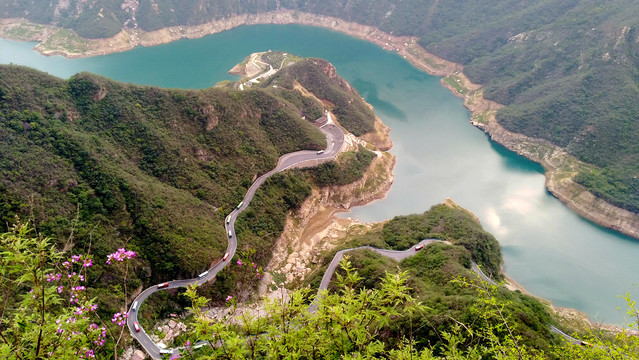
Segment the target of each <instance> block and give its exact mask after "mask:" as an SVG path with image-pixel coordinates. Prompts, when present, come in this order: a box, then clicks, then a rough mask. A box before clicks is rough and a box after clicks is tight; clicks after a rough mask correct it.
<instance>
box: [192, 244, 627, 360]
mask: <svg viewBox="0 0 639 360" xmlns="http://www.w3.org/2000/svg"><path fill="white" fill-rule="evenodd" d="M449 248H450V247H449ZM420 255H421V254H420ZM357 258H358V260H357V261H351V258H345V259H343V260H342V263H341V270H340V274H338V275H337V276H336V280H335V290H334V291H330V292H322V293H320V294H319V295H318V298H317V299H316V301H317V303H316V304H317V311H316V312H309V307H308V303H309V301H311V300H312V299H313V298H314V296H313V295H312V294H310V293H309V290H308V289H302V290H297V291H295V292H293V293H292V294H291V295H290V296H288V297H286V298H284V299H282V300H268V301H267V304H266V307H265V311H264V313H262V314H261V315H260V316H257V317H253V316H246V315H243V314H241V313H240V312H239V310H238V309H237V307H236V306H237V303H236V302H234V301H233V299H229V301H228V305H227V306H228V307H229V308H230V311H231V315H230V317H228V318H225V319H223V320H220V321H216V320H212V319H210V318H209V317H206V316H205V313H204V309H203V306H205V305H206V304H207V301H208V300H207V299H206V298H204V297H201V296H199V295H198V294H197V291H196V288H195V287H191V288H189V290H187V292H186V296H187V297H188V298H189V300H190V301H191V304H192V305H191V307H190V308H189V309H190V310H191V311H192V313H193V314H194V315H195V323H194V325H193V327H192V330H191V332H190V334H189V336H188V337H186V338H184V339H183V342H182V344H186V351H187V352H188V354H189V355H190V356H191V357H192V358H195V359H198V358H228V359H246V358H249V359H284V358H289V357H292V356H293V357H301V358H307V357H308V358H345V359H360V358H367V359H484V358H490V359H492V358H496V359H519V360H522V359H582V358H593V359H599V358H601V359H603V358H605V356H606V355H610V354H614V355H615V356H621V357H624V358H636V355H637V349H638V344H637V338H636V337H631V336H627V335H625V334H621V335H620V336H617V338H616V339H612V340H611V339H610V338H609V337H606V338H594V337H593V338H594V339H595V340H594V342H593V343H592V344H591V345H593V346H592V347H590V346H580V345H573V344H569V343H567V342H565V341H563V340H562V339H560V338H558V337H557V336H555V335H551V334H550V333H549V330H548V329H549V328H548V324H547V321H549V320H550V317H549V315H548V314H547V312H546V309H545V308H544V307H543V306H542V305H541V304H539V303H538V302H537V301H536V300H534V299H532V298H530V297H527V296H523V295H521V294H516V293H511V294H509V293H508V292H503V291H500V290H498V289H496V288H495V287H494V286H491V285H487V284H484V283H481V282H476V281H474V280H472V279H471V278H469V277H466V276H459V277H456V278H454V279H453V280H452V281H450V282H448V284H449V287H447V289H445V293H446V295H445V298H444V299H442V298H439V297H437V296H433V294H429V295H430V296H431V297H430V299H431V301H430V302H428V303H424V302H422V301H421V300H422V299H427V300H428V299H429V296H428V295H426V294H424V293H423V292H421V291H420V288H419V286H420V284H419V282H420V281H428V280H427V279H425V278H415V277H414V276H413V275H412V274H411V272H412V271H413V270H414V268H411V270H408V271H402V270H394V271H392V272H385V273H384V274H383V275H382V276H381V277H379V278H377V282H376V283H375V284H374V285H373V286H372V287H362V286H361V284H362V281H364V280H365V278H364V277H363V276H361V273H360V271H359V270H358V269H357V266H358V263H359V260H363V261H368V260H366V259H369V258H370V257H369V255H368V254H361V255H358V256H357ZM374 258H375V256H374V255H373V261H376V260H375V259H374ZM424 260H426V259H425V258H422V259H421V261H424ZM360 265H361V264H360ZM409 267H411V265H409ZM471 276H472V275H471ZM415 283H417V286H415ZM433 305H434V306H435V307H431V306H433ZM447 305H448V307H447ZM442 308H444V310H443V311H442ZM231 319H233V320H231ZM442 320H443V321H445V322H447V324H443V323H442ZM198 340H199V341H204V342H205V343H207V344H211V345H212V344H216V343H224V344H225V345H226V346H219V347H214V346H213V347H208V346H206V347H202V348H200V349H197V350H195V349H193V348H191V347H190V346H189V345H188V344H194V343H195V342H196V341H198ZM187 341H188V342H187Z"/></svg>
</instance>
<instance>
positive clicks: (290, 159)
mask: <svg viewBox="0 0 639 360" xmlns="http://www.w3.org/2000/svg"><path fill="white" fill-rule="evenodd" d="M328 120H329V121H328V122H327V123H326V124H325V125H323V126H322V127H320V130H321V131H322V132H323V133H324V134H325V135H326V141H327V148H326V149H325V150H324V151H319V152H318V151H309V150H303V151H297V152H293V153H289V154H284V155H282V156H281V157H280V158H279V159H278V162H277V166H276V167H275V168H274V169H273V170H271V171H269V172H267V173H265V174H263V175H262V176H260V177H259V178H257V180H255V182H253V184H252V185H251V187H250V188H249V189H248V191H247V192H246V195H245V196H244V199H243V201H242V202H241V203H240V204H239V205H238V206H237V207H236V208H235V209H234V210H233V211H231V213H230V214H229V215H228V217H227V218H226V220H225V229H226V233H227V234H230V236H229V237H228V241H229V244H228V247H227V250H226V253H227V256H226V259H225V260H224V259H222V260H221V261H219V262H218V263H216V264H215V265H213V266H212V267H211V268H210V269H209V270H208V272H207V273H206V275H205V276H202V277H198V278H195V279H184V280H173V281H170V282H168V285H166V284H167V283H163V284H158V285H154V286H151V287H149V288H147V289H145V290H144V291H142V292H141V293H140V294H139V295H138V296H137V297H136V298H135V300H133V302H132V305H131V308H130V309H129V318H128V320H127V327H128V329H129V331H130V333H131V336H133V337H134V338H135V339H136V340H137V341H138V342H139V343H140V345H142V347H143V348H144V350H145V351H146V352H147V353H148V354H149V356H150V357H151V358H153V359H161V358H162V356H163V355H164V354H174V353H177V352H179V351H180V349H179V348H174V349H161V348H159V347H158V346H157V344H156V343H155V342H153V340H151V338H150V337H149V335H148V334H147V332H146V331H145V330H144V329H143V328H142V327H141V326H140V325H139V321H138V310H139V309H140V307H141V305H142V303H143V302H144V301H145V300H146V299H147V298H148V297H149V296H151V294H153V293H155V292H156V291H162V290H166V289H175V288H179V287H187V286H189V285H191V284H203V283H206V282H208V281H211V280H213V279H214V278H215V276H216V275H217V274H218V273H219V272H220V271H221V270H222V269H223V268H224V267H225V266H227V265H228V264H229V263H230V262H231V259H232V258H233V256H234V255H235V251H236V250H237V237H236V235H235V221H236V220H237V217H238V216H239V215H240V213H241V212H242V211H244V210H245V209H246V208H247V207H248V205H249V204H250V203H251V200H252V199H253V196H254V195H255V192H256V191H257V189H258V188H259V187H260V186H261V185H262V184H263V183H264V181H266V179H268V178H269V177H270V176H272V175H273V174H275V173H277V172H280V171H283V170H286V169H289V168H293V167H307V166H315V165H318V164H321V163H323V162H326V161H330V160H333V159H335V157H336V156H337V155H338V154H339V152H340V151H341V149H342V147H343V145H344V133H343V132H342V130H341V129H340V128H339V127H337V126H335V125H334V124H333V122H332V120H331V116H330V114H328ZM435 242H441V240H438V239H425V240H422V241H421V242H419V243H418V244H415V245H414V246H412V247H411V248H409V249H407V250H401V251H399V250H385V249H378V248H374V247H371V246H361V247H357V248H351V249H344V250H340V251H338V252H337V253H336V254H335V256H334V257H333V260H332V261H331V263H330V264H329V266H328V268H327V269H326V271H325V272H324V275H323V277H322V281H321V283H320V286H319V289H318V293H319V291H321V290H326V289H327V288H328V285H329V283H330V281H331V278H332V276H333V273H334V272H335V270H336V269H337V266H338V265H339V262H340V261H341V260H342V258H343V256H344V254H345V253H347V252H349V251H352V250H357V249H368V250H371V251H374V252H376V253H378V254H380V255H383V256H386V257H389V258H392V259H394V260H397V261H401V260H403V259H405V258H407V257H410V256H413V255H415V254H417V253H418V251H419V250H421V249H422V248H423V247H425V246H428V245H430V244H432V243H435ZM472 270H473V271H474V272H475V273H477V274H478V275H479V276H480V277H481V278H482V279H483V280H485V281H487V282H489V283H491V284H494V285H497V284H496V283H495V281H494V280H492V279H491V278H490V277H488V276H487V275H485V274H484V273H483V272H482V271H481V269H480V268H479V267H478V266H477V264H475V262H473V263H472ZM161 285H165V286H161ZM133 304H137V307H136V309H134V308H133V307H134V305H133ZM316 309H317V304H316V302H313V303H312V304H311V305H310V307H309V311H311V312H312V311H315V310H316ZM134 323H136V324H138V327H139V331H136V328H135V325H134ZM550 330H551V331H552V332H554V333H557V334H559V335H561V336H563V337H565V338H566V339H567V341H569V342H571V343H573V344H581V345H583V344H584V343H583V342H581V341H580V340H577V339H575V338H572V337H570V336H569V335H567V334H565V333H563V332H562V331H561V330H559V329H557V328H556V327H554V326H551V327H550Z"/></svg>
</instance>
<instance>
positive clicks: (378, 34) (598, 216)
mask: <svg viewBox="0 0 639 360" xmlns="http://www.w3.org/2000/svg"><path fill="white" fill-rule="evenodd" d="M258 24H299V25H308V26H315V27H321V28H325V29H329V30H333V31H337V32H341V33H344V34H346V35H349V36H352V37H355V38H358V39H361V40H365V41H369V42H372V43H375V44H377V45H378V46H380V47H382V48H383V49H385V50H387V51H392V52H396V53H398V54H399V55H400V56H402V57H403V58H404V59H406V61H408V62H410V63H411V64H412V65H413V66H415V67H416V68H418V69H420V70H423V71H425V72H427V73H428V74H430V75H434V76H442V77H443V78H442V79H441V83H442V85H443V86H444V87H446V88H448V89H449V90H451V92H452V93H453V94H454V95H455V96H458V97H460V98H462V99H464V106H465V107H466V108H468V109H469V110H470V111H471V114H472V115H471V123H472V124H473V125H474V126H476V127H478V128H480V129H482V130H483V131H484V132H486V133H487V134H488V135H489V136H490V138H491V140H493V141H495V142H497V143H500V144H501V145H503V146H505V147H506V148H507V149H509V150H511V151H514V152H516V153H517V154H519V155H521V156H524V157H526V158H528V159H530V160H532V161H535V162H537V163H539V164H541V165H542V166H543V167H544V169H545V170H546V173H545V178H546V189H547V190H548V191H549V192H550V193H551V194H552V195H553V196H555V197H556V198H557V199H559V200H560V201H561V202H563V203H564V204H566V205H567V206H568V207H569V208H570V209H571V210H572V211H574V212H575V213H577V214H578V215H580V216H582V217H584V218H586V219H588V220H589V221H592V222H594V223H596V224H598V225H600V226H603V227H606V228H609V229H612V230H615V231H618V232H620V233H622V234H624V235H627V236H631V237H634V238H636V239H639V214H634V213H632V212H630V211H628V210H625V209H622V208H619V207H616V206H614V205H612V204H610V203H607V202H605V201H604V200H603V199H601V198H598V197H596V196H595V195H594V194H593V193H591V192H589V191H588V190H587V189H586V188H585V187H583V186H582V185H580V184H577V183H576V182H574V181H573V180H572V179H573V177H574V176H575V175H576V173H577V171H578V169H582V168H584V167H587V166H589V165H588V164H585V163H583V162H581V161H579V160H577V159H576V158H574V157H573V156H571V155H569V154H567V153H566V152H565V150H564V149H562V148H559V147H557V146H555V145H552V144H550V143H549V142H547V141H546V140H542V139H535V138H530V137H528V136H526V135H523V134H519V133H513V132H510V131H508V130H506V129H505V128H503V127H502V126H501V125H500V124H499V123H498V122H497V120H496V117H495V114H496V112H497V110H499V109H500V108H502V107H503V105H501V104H498V103H496V102H494V101H490V100H486V99H484V98H483V90H482V85H479V84H473V83H472V82H470V81H469V80H468V78H467V77H466V76H465V75H464V74H463V66H462V65H459V64H456V63H453V62H450V61H447V60H444V59H441V58H439V57H437V56H435V55H432V54H430V53H428V52H426V50H424V49H423V48H422V47H421V46H420V45H419V44H418V43H417V38H416V37H408V36H403V37H399V36H393V35H390V34H387V33H385V32H383V31H381V30H379V29H377V28H375V27H372V26H368V25H360V24H356V23H353V22H348V21H345V20H341V19H338V18H332V17H328V16H321V15H313V14H308V13H302V12H298V11H289V10H277V11H273V12H268V13H262V14H257V15H254V14H244V15H237V16H233V17H229V18H226V19H222V20H219V21H215V22H212V23H205V24H201V25H195V26H173V27H168V28H163V29H160V30H156V31H151V32H145V31H142V30H132V29H126V30H122V31H121V32H120V33H118V34H117V35H115V36H114V37H112V38H108V39H95V40H87V39H83V41H84V42H85V43H84V44H81V45H78V44H76V43H77V41H79V40H78V39H79V37H77V35H76V36H75V38H74V37H73V36H68V37H67V38H65V39H64V41H67V43H64V41H63V43H62V44H61V43H59V42H56V41H54V40H51V38H59V36H53V35H55V34H56V29H57V28H54V27H52V26H46V25H38V24H32V23H28V22H26V20H23V19H4V20H2V21H0V36H5V35H6V34H7V33H8V32H10V31H11V30H12V29H16V28H19V27H20V26H22V27H24V28H28V29H30V30H32V33H31V34H30V37H28V38H19V39H18V38H15V37H14V40H21V41H27V40H31V41H40V42H39V43H38V45H36V47H35V50H36V51H38V52H40V53H41V54H44V55H62V56H65V57H68V58H78V57H90V56H97V55H104V54H109V53H114V52H121V51H126V50H130V49H133V48H134V47H137V46H155V45H160V44H165V43H169V42H172V41H175V40H179V39H193V38H201V37H203V36H206V35H211V34H215V33H218V32H222V31H226V30H230V29H233V28H236V27H239V26H242V25H258ZM34 29H35V30H34ZM66 32H67V33H69V31H68V30H67V31H66ZM74 41H75V42H74ZM69 42H70V43H71V44H72V45H73V44H75V49H81V50H82V51H78V52H71V51H68V50H65V48H64V47H62V45H66V46H67V47H68V46H69Z"/></svg>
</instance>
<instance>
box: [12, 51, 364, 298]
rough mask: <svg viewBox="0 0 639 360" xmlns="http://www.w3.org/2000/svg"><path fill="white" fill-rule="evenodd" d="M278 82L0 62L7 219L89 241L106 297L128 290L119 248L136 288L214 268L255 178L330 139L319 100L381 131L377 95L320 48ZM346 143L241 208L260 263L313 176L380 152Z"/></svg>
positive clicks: (245, 235)
mask: <svg viewBox="0 0 639 360" xmlns="http://www.w3.org/2000/svg"><path fill="white" fill-rule="evenodd" d="M307 73H308V74H310V75H309V76H308V78H304V74H307ZM295 76H297V77H299V78H300V81H301V82H302V83H304V85H300V82H297V81H295V80H294V78H295ZM302 78H304V79H302ZM270 81H271V82H277V83H278V86H271V85H269V84H270V83H269V84H256V85H255V86H253V87H252V88H251V89H246V90H244V91H238V90H233V89H229V88H226V87H219V88H210V89H204V90H197V91H195V90H193V91H192V90H178V89H160V88H157V87H149V86H136V85H131V84H122V83H118V82H115V81H112V80H109V79H107V78H103V77H100V76H96V75H93V74H89V73H81V74H77V75H74V76H73V77H71V78H70V79H69V80H62V79H58V78H55V77H52V76H49V75H47V74H44V73H41V72H38V71H36V70H32V69H28V68H25V67H21V66H14V65H3V66H0V138H2V142H0V173H2V174H3V175H2V177H1V178H0V218H1V219H2V229H3V231H6V230H7V229H8V227H10V226H11V225H12V224H13V223H14V222H15V221H16V217H19V218H20V219H21V220H22V221H25V220H29V221H30V222H31V226H34V227H35V228H36V230H37V232H38V233H40V234H43V235H44V236H51V237H52V238H54V239H57V241H58V243H57V244H56V246H57V247H58V248H59V249H60V250H65V251H70V252H71V253H80V254H81V253H86V252H90V253H91V254H93V255H94V256H95V258H96V260H98V261H96V266H95V267H94V268H92V269H91V271H92V273H93V274H92V284H91V285H92V286H94V287H95V289H93V290H95V295H97V296H98V299H99V300H100V301H101V302H102V303H103V304H104V305H106V308H107V309H108V308H109V306H111V305H112V304H113V303H110V301H109V299H110V298H112V297H115V296H121V295H122V293H121V291H122V289H121V288H120V287H119V286H117V285H114V284H111V281H112V279H111V278H112V274H110V273H109V271H108V270H107V269H106V268H105V267H104V260H105V259H106V257H107V255H108V254H110V253H112V252H113V251H115V250H116V249H118V248H122V247H125V246H126V248H127V249H130V250H135V251H136V252H137V253H138V254H139V255H140V256H138V257H137V258H136V260H135V262H136V263H135V265H134V267H133V273H132V274H130V275H131V276H130V281H129V284H128V285H129V289H137V288H139V287H140V286H148V285H149V284H152V283H156V282H159V281H162V280H170V279H174V278H179V277H191V276H194V275H196V274H198V273H199V272H201V271H203V270H205V269H207V268H209V266H210V265H211V263H213V262H215V261H217V260H219V259H220V258H221V257H222V255H223V252H224V249H226V246H227V236H226V234H225V230H224V226H223V224H224V217H225V216H226V215H227V214H228V213H229V211H231V210H232V209H233V208H234V207H235V206H236V205H237V204H238V203H239V202H240V201H241V199H242V198H243V197H244V194H245V193H246V190H247V189H248V187H249V186H250V185H251V183H252V182H253V181H254V179H255V178H256V177H257V176H258V175H261V174H263V173H265V172H267V171H269V170H271V169H272V168H274V167H275V165H276V163H277V159H278V158H279V156H280V155H282V154H285V153H289V152H293V151H296V150H302V149H310V150H320V149H324V148H325V147H326V140H325V137H324V135H323V134H322V133H321V132H320V131H319V130H318V129H317V128H316V126H315V125H313V124H312V121H314V120H315V119H318V118H320V117H322V116H323V115H324V110H325V109H329V110H334V111H335V112H336V113H339V115H338V120H339V119H340V118H344V120H346V121H345V123H344V127H345V128H346V129H347V130H348V129H350V130H351V131H353V132H356V133H359V134H363V133H367V132H371V131H374V128H373V123H374V121H375V118H374V116H373V114H372V111H371V110H370V108H369V107H368V106H367V105H366V104H365V103H364V102H363V100H362V99H361V97H360V96H359V95H358V94H357V92H356V91H355V90H353V89H352V88H350V86H348V84H347V83H346V82H345V81H344V80H342V79H341V78H340V77H339V76H337V74H336V72H335V68H334V67H333V66H332V65H331V64H330V63H328V62H326V61H324V60H321V59H299V58H297V61H295V62H292V63H290V64H289V65H288V66H286V68H284V69H282V70H281V71H280V73H279V74H277V76H273V78H272V79H270ZM304 86H306V88H304ZM312 94H317V97H316V96H313V95H312ZM324 96H325V98H326V99H330V102H331V103H332V104H334V105H329V106H328V107H325V106H324V104H322V102H321V101H320V100H319V99H322V100H323V97H324ZM351 152H352V153H355V154H356V156H352V155H353V154H349V153H351ZM346 155H349V156H346V158H347V159H348V161H347V162H346V163H344V164H342V163H343V162H344V161H341V160H340V159H341V158H339V157H338V159H337V163H338V165H334V166H333V167H331V168H333V169H337V170H339V171H333V172H332V173H331V174H332V179H330V180H329V181H328V182H327V181H326V179H323V180H321V181H320V180H318V179H319V177H318V176H319V175H316V173H313V172H308V171H306V172H305V171H302V170H289V171H286V172H285V173H282V174H277V175H275V176H273V177H272V178H271V179H269V180H268V181H267V182H266V183H265V184H264V185H263V186H262V188H261V189H260V190H259V191H258V193H257V194H256V197H255V199H254V201H253V204H252V206H251V209H250V214H249V215H250V218H246V216H249V215H245V216H244V218H240V220H239V221H238V225H237V226H238V228H237V231H238V237H239V239H240V244H239V247H240V249H252V250H256V255H255V257H254V261H255V262H256V263H258V264H259V265H265V264H266V263H267V262H268V260H269V259H270V256H271V252H272V251H271V248H272V246H273V242H274V240H275V239H276V238H277V237H278V236H279V234H280V233H281V232H282V230H283V227H284V222H285V219H286V215H287V212H288V211H289V210H291V209H295V208H296V207H298V206H299V205H300V204H301V203H302V202H303V201H304V199H305V198H306V197H307V196H309V195H310V193H311V188H312V186H317V185H315V184H322V185H331V184H333V183H335V184H339V183H348V182H351V181H354V180H356V179H358V178H360V177H361V176H362V173H363V170H364V169H366V168H367V167H368V165H369V164H370V163H371V161H372V158H374V156H373V155H372V153H371V152H370V151H368V150H366V149H365V148H364V147H359V149H357V148H356V149H354V150H349V152H347V153H346ZM340 164H341V165H340ZM329 170H330V169H329ZM316 178H317V179H316ZM7 296H8V295H7Z"/></svg>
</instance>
